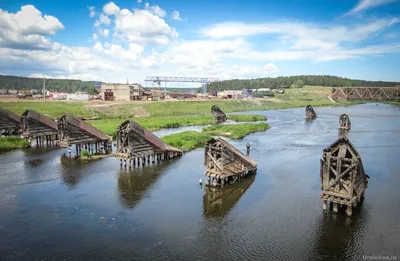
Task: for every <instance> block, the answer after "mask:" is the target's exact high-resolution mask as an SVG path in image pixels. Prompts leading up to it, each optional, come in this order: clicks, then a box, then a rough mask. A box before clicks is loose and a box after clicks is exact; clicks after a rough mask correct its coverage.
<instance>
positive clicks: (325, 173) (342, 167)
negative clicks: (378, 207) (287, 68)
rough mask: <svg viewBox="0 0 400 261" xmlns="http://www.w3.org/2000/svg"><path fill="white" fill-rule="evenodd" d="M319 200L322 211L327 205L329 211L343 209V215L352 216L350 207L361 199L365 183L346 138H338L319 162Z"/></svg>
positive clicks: (359, 166) (358, 162) (360, 165)
mask: <svg viewBox="0 0 400 261" xmlns="http://www.w3.org/2000/svg"><path fill="white" fill-rule="evenodd" d="M320 178H321V189H322V192H321V195H320V196H321V199H322V202H323V205H322V206H323V209H324V210H326V209H327V208H328V202H330V203H332V204H333V212H334V213H337V212H338V207H339V205H340V206H343V205H344V206H347V209H346V214H347V215H348V216H351V215H352V208H353V207H357V204H358V203H359V202H360V201H361V199H362V198H363V197H364V193H365V189H366V188H367V185H368V181H367V175H366V174H365V171H364V167H363V164H362V161H361V158H360V155H359V153H358V152H357V150H356V149H355V148H354V146H353V144H351V142H350V141H349V139H348V138H346V137H340V138H339V139H338V140H337V141H335V142H334V143H332V144H331V145H330V146H329V147H327V148H326V149H324V151H323V154H322V159H321V169H320Z"/></svg>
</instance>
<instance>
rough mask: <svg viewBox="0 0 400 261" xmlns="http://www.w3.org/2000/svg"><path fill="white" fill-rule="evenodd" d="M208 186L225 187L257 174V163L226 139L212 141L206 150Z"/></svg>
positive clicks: (208, 143) (205, 160) (205, 161)
mask: <svg viewBox="0 0 400 261" xmlns="http://www.w3.org/2000/svg"><path fill="white" fill-rule="evenodd" d="M204 157H205V159H204V165H205V166H206V167H207V169H206V171H205V175H206V176H207V178H206V185H208V184H212V185H213V186H218V185H224V184H225V183H228V182H235V181H236V180H239V179H241V178H242V177H244V176H247V175H251V174H255V173H256V171H257V162H256V161H254V160H252V159H251V158H249V157H247V156H245V155H244V154H243V153H242V152H241V151H240V150H238V149H237V148H235V147H234V146H232V145H231V144H229V143H228V142H227V141H225V140H224V139H221V138H218V139H211V140H210V141H208V142H207V145H206V147H205V150H204Z"/></svg>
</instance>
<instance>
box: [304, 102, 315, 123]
mask: <svg viewBox="0 0 400 261" xmlns="http://www.w3.org/2000/svg"><path fill="white" fill-rule="evenodd" d="M315 118H317V114H316V113H315V111H314V109H313V107H312V106H311V105H307V107H306V120H314V119H315Z"/></svg>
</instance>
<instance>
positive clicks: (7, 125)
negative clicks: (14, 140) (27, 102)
mask: <svg viewBox="0 0 400 261" xmlns="http://www.w3.org/2000/svg"><path fill="white" fill-rule="evenodd" d="M20 122H21V119H20V117H19V116H18V115H17V114H15V113H13V112H10V111H7V110H5V109H3V108H0V135H4V136H10V135H19V134H20V133H21V123H20Z"/></svg>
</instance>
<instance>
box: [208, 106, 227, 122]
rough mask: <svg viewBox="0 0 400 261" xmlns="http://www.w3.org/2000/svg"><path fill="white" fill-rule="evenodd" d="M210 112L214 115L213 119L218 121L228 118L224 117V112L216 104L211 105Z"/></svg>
mask: <svg viewBox="0 0 400 261" xmlns="http://www.w3.org/2000/svg"><path fill="white" fill-rule="evenodd" d="M211 113H212V114H213V115H214V117H215V121H216V122H218V123H219V122H224V121H226V120H227V118H228V117H226V114H225V113H224V112H223V111H222V110H221V109H220V108H219V107H218V106H217V105H213V106H212V107H211Z"/></svg>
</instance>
